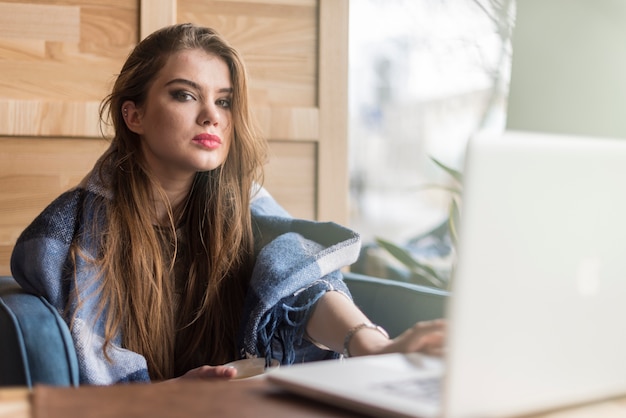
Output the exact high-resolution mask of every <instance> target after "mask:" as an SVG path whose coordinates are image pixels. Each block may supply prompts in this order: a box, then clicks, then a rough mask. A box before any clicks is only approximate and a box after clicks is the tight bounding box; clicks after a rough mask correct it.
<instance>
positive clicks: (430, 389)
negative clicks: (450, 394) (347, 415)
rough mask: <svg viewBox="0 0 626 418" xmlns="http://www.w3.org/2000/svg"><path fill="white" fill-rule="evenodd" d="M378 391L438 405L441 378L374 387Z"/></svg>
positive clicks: (423, 378) (391, 383)
mask: <svg viewBox="0 0 626 418" xmlns="http://www.w3.org/2000/svg"><path fill="white" fill-rule="evenodd" d="M376 388H377V389H378V390H384V391H386V392H387V393H391V394H393V395H397V396H400V397H402V398H412V399H419V400H424V401H428V402H429V403H430V402H432V403H437V404H438V403H439V402H440V400H441V377H440V376H432V377H418V378H413V379H408V380H400V381H394V382H386V383H381V384H378V385H376Z"/></svg>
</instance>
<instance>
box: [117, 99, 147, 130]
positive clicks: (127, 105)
mask: <svg viewBox="0 0 626 418" xmlns="http://www.w3.org/2000/svg"><path fill="white" fill-rule="evenodd" d="M122 118H123V119H124V122H125V123H126V126H127V127H128V129H130V130H131V131H132V132H134V133H136V134H138V135H141V134H143V125H142V120H143V118H142V112H141V109H140V108H138V107H137V105H135V102H133V101H131V100H127V101H125V102H124V103H122Z"/></svg>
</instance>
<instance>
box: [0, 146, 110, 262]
mask: <svg viewBox="0 0 626 418" xmlns="http://www.w3.org/2000/svg"><path fill="white" fill-rule="evenodd" d="M107 146H108V142H107V141H105V140H102V139H100V140H98V139H66V138H41V137H38V138H37V137H33V138H28V137H21V138H0V274H8V273H9V257H10V253H11V250H12V249H13V245H14V243H15V240H16V239H17V237H18V236H19V234H20V233H21V232H22V230H23V229H24V228H25V227H26V226H27V225H28V224H29V223H30V222H31V221H32V220H33V218H34V217H35V216H36V215H37V214H38V213H39V212H41V211H42V210H43V209H44V208H45V207H46V206H47V205H48V204H49V203H50V202H51V201H52V200H53V199H54V198H56V197H57V196H58V195H60V194H61V193H63V192H64V191H66V190H68V189H69V188H71V187H73V186H75V185H76V184H78V183H79V182H80V180H81V179H82V178H83V177H84V176H85V174H86V173H87V172H89V170H90V169H91V167H92V166H93V164H94V163H95V162H96V160H97V159H98V157H99V156H100V155H101V154H102V152H104V150H105V149H106V147H107Z"/></svg>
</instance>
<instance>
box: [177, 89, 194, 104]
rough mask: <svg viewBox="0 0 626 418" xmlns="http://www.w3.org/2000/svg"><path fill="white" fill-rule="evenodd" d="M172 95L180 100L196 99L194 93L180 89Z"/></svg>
mask: <svg viewBox="0 0 626 418" xmlns="http://www.w3.org/2000/svg"><path fill="white" fill-rule="evenodd" d="M172 97H173V98H174V99H176V100H178V101H180V102H188V101H190V100H194V97H193V95H192V94H191V93H189V92H186V91H184V90H178V91H174V92H172Z"/></svg>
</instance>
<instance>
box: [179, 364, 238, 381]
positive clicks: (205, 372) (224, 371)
mask: <svg viewBox="0 0 626 418" xmlns="http://www.w3.org/2000/svg"><path fill="white" fill-rule="evenodd" d="M235 377H237V369H235V368H234V367H229V366H200V367H197V368H195V369H191V370H189V371H188V372H187V373H185V374H184V375H182V376H180V377H179V378H178V379H234V378H235Z"/></svg>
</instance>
